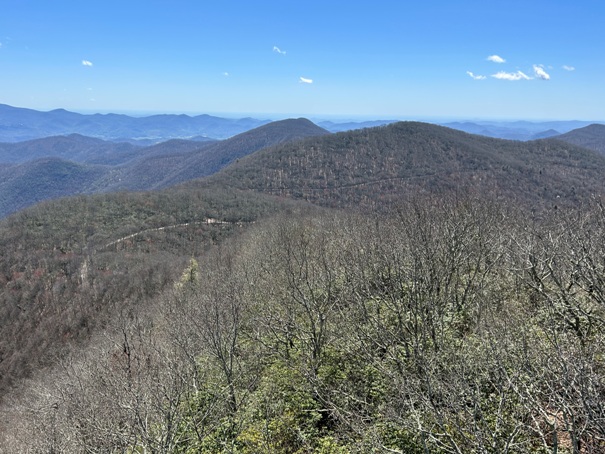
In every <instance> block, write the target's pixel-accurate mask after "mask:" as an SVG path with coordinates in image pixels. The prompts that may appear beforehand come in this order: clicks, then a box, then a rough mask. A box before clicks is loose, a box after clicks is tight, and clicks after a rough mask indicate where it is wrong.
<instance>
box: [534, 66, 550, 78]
mask: <svg viewBox="0 0 605 454" xmlns="http://www.w3.org/2000/svg"><path fill="white" fill-rule="evenodd" d="M534 74H535V75H536V77H537V78H538V79H542V80H550V74H548V73H547V72H546V71H544V67H543V66H542V65H534Z"/></svg>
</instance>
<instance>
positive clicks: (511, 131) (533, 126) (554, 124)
mask: <svg viewBox="0 0 605 454" xmlns="http://www.w3.org/2000/svg"><path fill="white" fill-rule="evenodd" d="M593 123H595V122H594V121H543V122H531V121H510V122H509V121H473V122H471V121H467V122H449V123H440V124H441V125H442V126H447V127H448V128H453V129H458V130H460V131H464V132H468V133H471V134H478V135H482V136H487V137H494V138H497V139H508V140H535V139H545V138H547V137H554V136H557V135H559V134H563V133H566V132H569V131H571V130H572V129H577V128H583V127H585V126H588V125H590V124H593Z"/></svg>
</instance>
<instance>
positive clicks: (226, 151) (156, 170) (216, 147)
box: [106, 118, 328, 190]
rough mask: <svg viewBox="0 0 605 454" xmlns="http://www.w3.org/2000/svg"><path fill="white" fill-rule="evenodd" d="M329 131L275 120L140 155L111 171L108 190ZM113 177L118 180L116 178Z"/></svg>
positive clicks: (196, 170) (195, 172) (165, 179)
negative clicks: (195, 144) (192, 145)
mask: <svg viewBox="0 0 605 454" xmlns="http://www.w3.org/2000/svg"><path fill="white" fill-rule="evenodd" d="M325 134H328V132H327V131H326V130H325V129H322V128H320V127H319V126H316V125H315V124H313V123H312V122H310V121H309V120H307V119H304V118H299V119H290V120H280V121H274V122H271V123H269V124H267V125H264V126H261V127H258V128H255V129H253V130H251V131H246V132H244V133H242V134H238V135H237V136H234V137H231V138H230V139H227V140H222V141H218V142H215V143H212V144H209V145H207V146H205V147H204V148H203V149H201V148H200V149H197V150H194V151H191V152H184V153H178V154H175V153H170V154H168V153H167V154H161V153H154V154H153V155H152V156H150V157H148V156H146V155H144V156H142V157H141V158H140V159H138V160H136V161H132V162H130V163H129V164H128V165H126V166H123V168H121V169H119V170H118V172H117V173H115V174H112V175H111V181H109V182H108V183H107V184H106V186H107V187H108V188H109V189H111V190H116V189H131V190H146V189H159V188H164V187H168V186H171V185H174V184H177V183H182V182H184V181H188V180H192V179H195V178H201V177H204V176H207V175H211V174H213V173H215V172H217V171H218V170H220V169H221V168H223V167H225V166H226V165H228V164H229V163H231V162H233V161H235V160H237V159H239V158H242V157H244V156H246V155H248V154H250V153H253V152H255V151H258V150H261V149H263V148H266V147H269V146H272V145H277V144H281V143H285V142H290V141H297V140H299V139H303V138H306V137H314V136H322V135H325ZM116 177H117V178H118V179H119V181H116Z"/></svg>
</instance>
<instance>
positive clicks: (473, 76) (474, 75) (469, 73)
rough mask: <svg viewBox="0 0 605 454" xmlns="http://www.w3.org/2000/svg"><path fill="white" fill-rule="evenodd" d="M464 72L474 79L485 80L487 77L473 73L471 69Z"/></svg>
mask: <svg viewBox="0 0 605 454" xmlns="http://www.w3.org/2000/svg"><path fill="white" fill-rule="evenodd" d="M466 73H467V74H468V75H469V76H471V77H472V78H473V79H475V80H485V79H487V77H485V76H480V75H478V74H473V73H472V72H471V71H467V72H466Z"/></svg>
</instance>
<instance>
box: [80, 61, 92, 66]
mask: <svg viewBox="0 0 605 454" xmlns="http://www.w3.org/2000/svg"><path fill="white" fill-rule="evenodd" d="M82 66H92V62H91V61H89V60H82Z"/></svg>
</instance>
